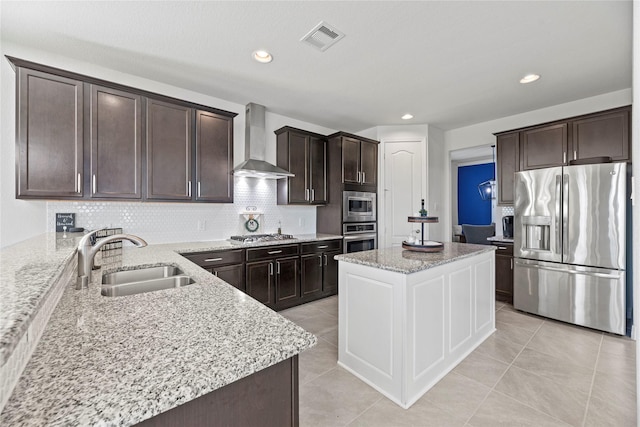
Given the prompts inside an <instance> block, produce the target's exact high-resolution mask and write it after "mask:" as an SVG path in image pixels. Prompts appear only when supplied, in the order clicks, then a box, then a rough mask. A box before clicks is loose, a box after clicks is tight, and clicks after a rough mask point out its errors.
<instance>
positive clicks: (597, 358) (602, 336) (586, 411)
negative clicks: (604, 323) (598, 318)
mask: <svg viewBox="0 0 640 427" xmlns="http://www.w3.org/2000/svg"><path fill="white" fill-rule="evenodd" d="M603 343H604V334H603V335H601V336H600V345H599V346H598V356H597V357H596V363H595V365H594V366H593V375H592V376H591V387H589V395H588V396H587V405H586V406H585V408H584V415H583V416H582V426H583V427H584V425H585V424H586V423H587V414H588V413H589V405H590V404H591V395H592V394H593V386H594V385H595V383H596V373H597V371H598V362H599V361H600V352H601V351H602V344H603Z"/></svg>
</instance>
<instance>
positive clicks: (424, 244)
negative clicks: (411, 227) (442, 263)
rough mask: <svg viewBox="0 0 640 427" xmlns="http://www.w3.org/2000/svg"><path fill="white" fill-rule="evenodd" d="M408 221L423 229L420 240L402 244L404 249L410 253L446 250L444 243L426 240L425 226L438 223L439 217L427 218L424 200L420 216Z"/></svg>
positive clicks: (412, 217) (410, 218)
mask: <svg viewBox="0 0 640 427" xmlns="http://www.w3.org/2000/svg"><path fill="white" fill-rule="evenodd" d="M407 221H409V222H411V223H419V224H420V228H421V233H420V238H419V239H418V240H417V241H416V242H407V241H406V240H405V241H404V242H402V248H403V249H406V250H409V251H417V252H440V251H442V250H443V249H444V245H443V244H442V242H436V241H433V240H425V239H424V225H425V224H430V223H436V222H438V217H437V216H427V211H426V210H425V208H424V199H422V208H421V209H420V215H419V216H410V217H409V218H408V219H407Z"/></svg>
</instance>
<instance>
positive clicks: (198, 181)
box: [198, 181, 200, 197]
mask: <svg viewBox="0 0 640 427" xmlns="http://www.w3.org/2000/svg"><path fill="white" fill-rule="evenodd" d="M198 197H200V181H198Z"/></svg>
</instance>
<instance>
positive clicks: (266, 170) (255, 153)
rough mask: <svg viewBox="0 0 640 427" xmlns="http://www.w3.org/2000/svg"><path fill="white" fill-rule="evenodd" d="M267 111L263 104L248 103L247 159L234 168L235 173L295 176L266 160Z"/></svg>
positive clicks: (277, 177)
mask: <svg viewBox="0 0 640 427" xmlns="http://www.w3.org/2000/svg"><path fill="white" fill-rule="evenodd" d="M265 111H266V108H265V107H264V106H263V105H259V104H254V103H250V104H247V106H246V109H245V112H246V116H245V124H244V158H245V159H246V160H245V161H244V162H242V163H241V164H239V165H238V167H236V168H235V169H234V170H233V174H234V175H236V176H249V177H253V178H268V179H280V178H286V177H288V176H295V175H294V174H292V173H291V172H289V171H287V170H284V169H282V168H279V167H277V166H275V165H272V164H271V163H268V162H265V160H264V159H265V149H266V146H267V136H266V131H265Z"/></svg>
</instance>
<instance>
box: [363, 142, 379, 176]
mask: <svg viewBox="0 0 640 427" xmlns="http://www.w3.org/2000/svg"><path fill="white" fill-rule="evenodd" d="M360 172H361V173H362V175H361V176H360V182H361V184H363V185H377V183H378V144H374V143H373V142H367V141H361V142H360Z"/></svg>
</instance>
